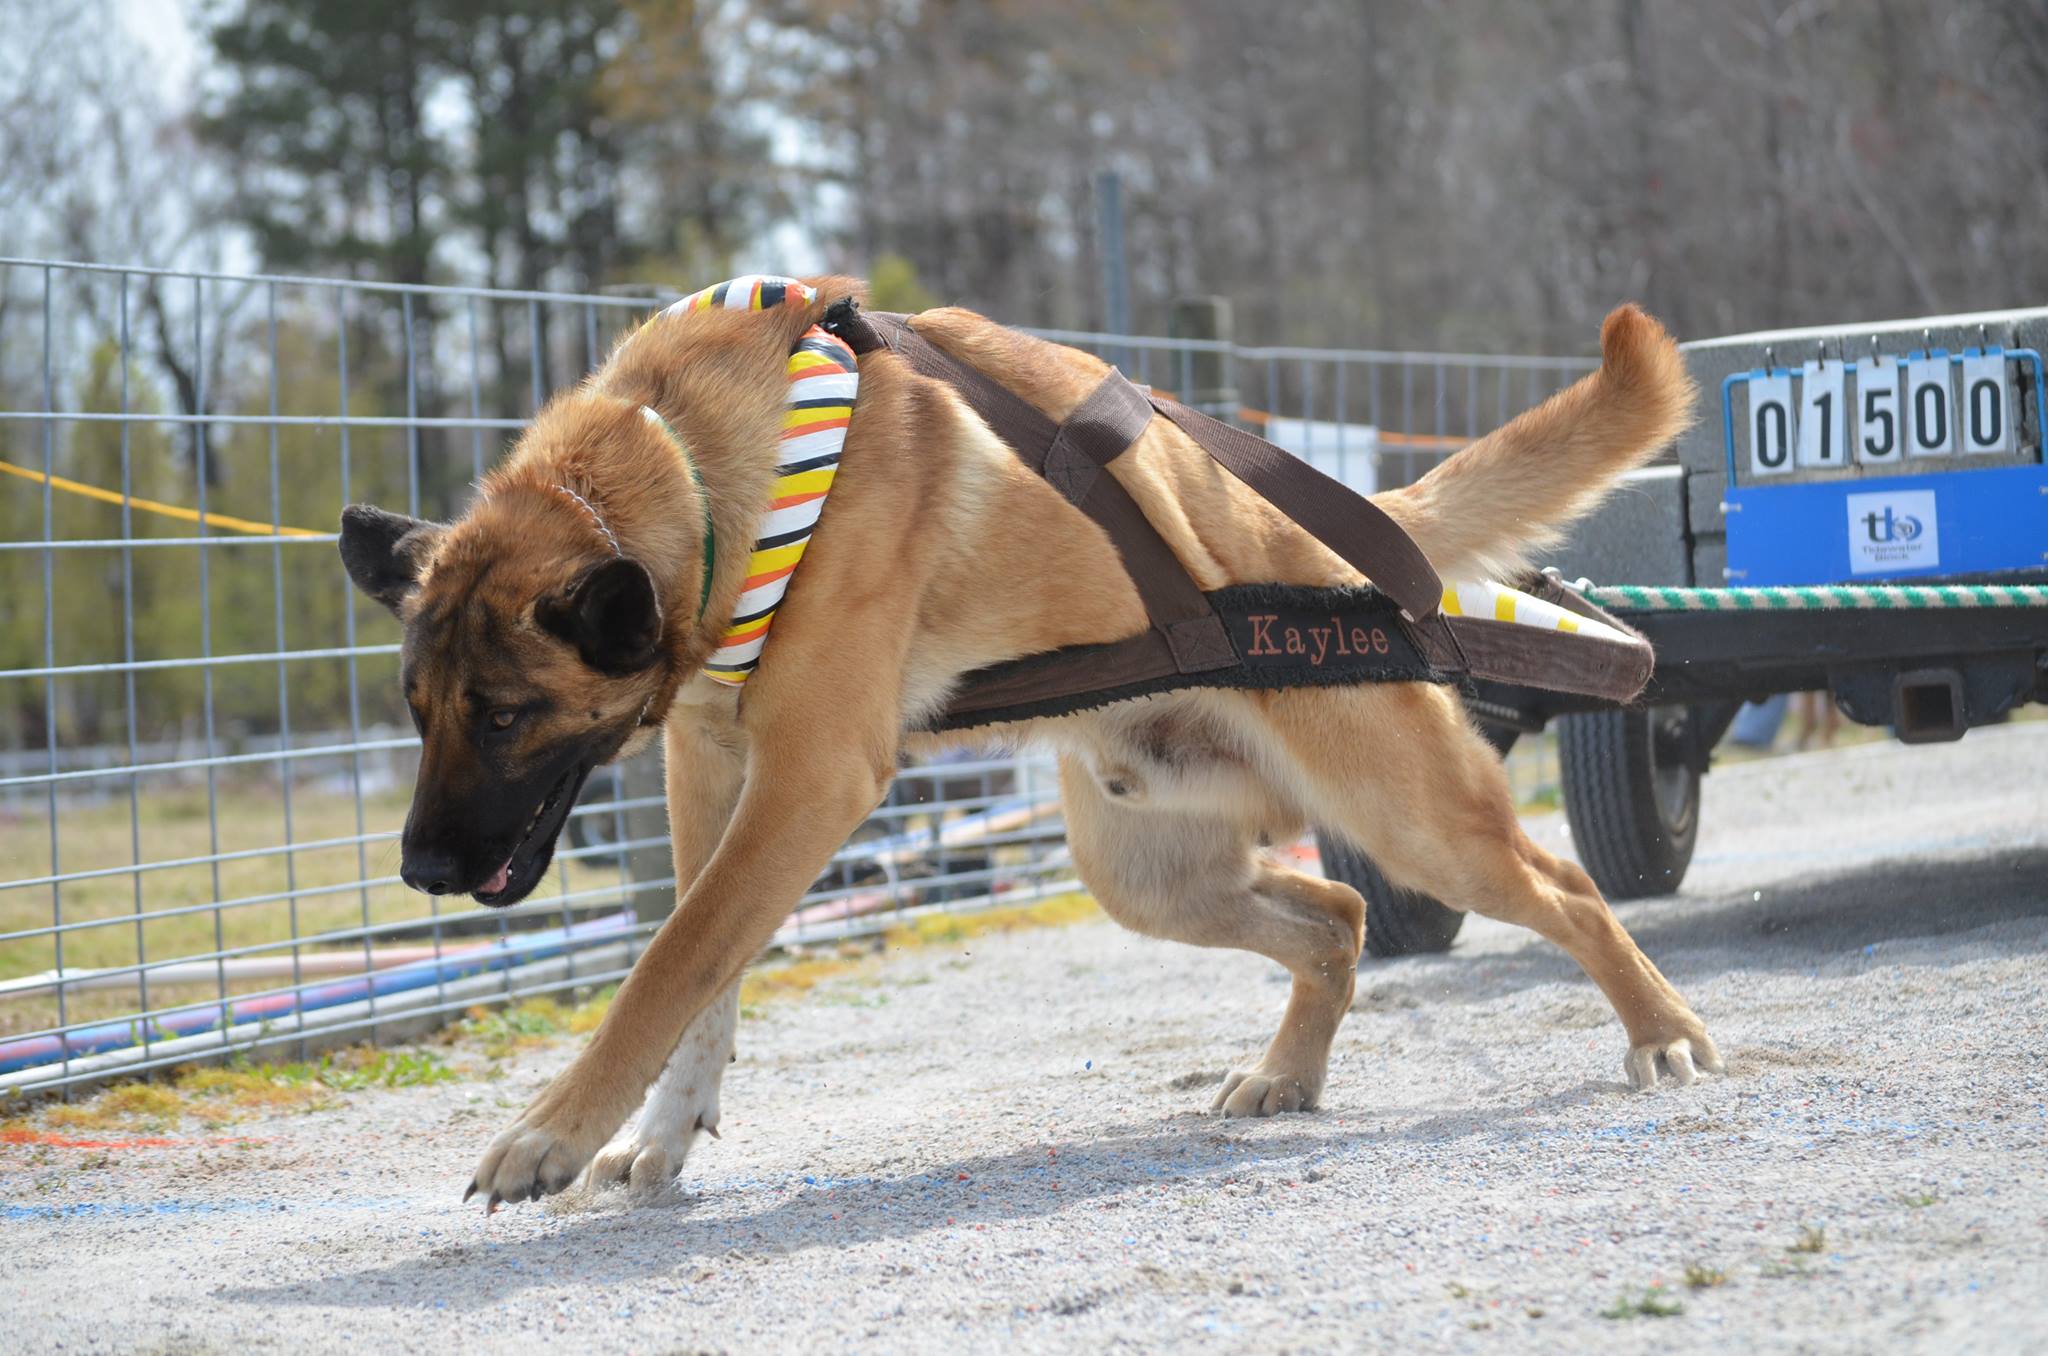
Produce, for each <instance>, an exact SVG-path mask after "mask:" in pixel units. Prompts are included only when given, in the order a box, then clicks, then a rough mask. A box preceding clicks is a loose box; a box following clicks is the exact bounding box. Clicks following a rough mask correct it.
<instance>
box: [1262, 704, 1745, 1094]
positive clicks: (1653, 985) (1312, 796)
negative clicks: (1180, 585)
mask: <svg viewBox="0 0 2048 1356" xmlns="http://www.w3.org/2000/svg"><path fill="white" fill-rule="evenodd" d="M1265 710H1266V720H1267V724H1268V727H1269V728H1270V729H1271V730H1272V732H1273V733H1274V735H1275V736H1276V739H1277V742H1278V744H1279V745H1280V747H1281V748H1283V749H1284V750H1285V751H1286V753H1287V754H1288V755H1289V756H1290V757H1291V758H1292V760H1293V761H1294V763H1295V765H1296V766H1297V768H1298V769H1299V771H1300V774H1301V776H1302V778H1303V781H1304V786H1303V788H1302V794H1303V796H1304V797H1305V798H1306V799H1308V800H1310V801H1311V802H1312V803H1313V805H1314V807H1315V808H1314V811H1313V813H1314V815H1315V817H1316V818H1317V820H1318V821H1319V822H1320V823H1322V824H1324V825H1326V826H1327V827H1329V828H1331V829H1334V830H1336V831H1337V832H1339V833H1341V834H1343V835H1344V836H1345V837H1347V838H1349V839H1350V840H1351V841H1353V842H1355V843H1357V844H1358V845H1359V847H1361V848H1363V849H1364V850H1365V851H1366V852H1367V853H1368V854H1370V855H1371V857H1372V859H1373V861H1374V863H1375V864H1376V865H1377V866H1378V867H1379V868H1380V870H1381V872H1382V873H1384V874H1385V876H1386V877H1387V879H1388V880H1389V881H1391V882H1393V883H1394V884H1396V885H1399V886H1403V887H1406V888H1410V889H1415V890H1421V891H1424V892H1426V893H1428V894H1430V895H1433V896H1435V897H1436V898H1437V899H1440V900H1442V901H1443V902H1444V903H1445V904H1448V905H1449V906H1451V907H1452V908H1455V909H1466V910H1470V911H1472V912H1474V913H1482V914H1485V915H1486V916H1487V917H1489V918H1498V919H1501V920H1503V921H1505V922H1509V923H1516V924H1519V925H1521V926H1522V927H1525V928H1529V929H1530V930H1532V931H1534V932H1537V933H1539V934H1541V935H1542V936H1544V937H1546V938H1548V939H1549V940H1551V941H1553V942H1555V943H1557V945H1558V946H1560V947H1562V948H1563V949H1564V950H1565V951H1566V952H1567V953H1569V954H1570V956H1571V958H1572V959H1573V960H1575V961H1577V962H1578V963H1579V965H1580V967H1581V968H1582V969H1584V970H1585V972H1586V973H1587V974H1588V975H1589V976H1591V977H1592V979H1593V982H1594V983H1596V984H1598V985H1599V986H1600V988H1601V990H1602V991H1603V992H1604V993H1605V994H1606V995H1607V1000H1608V1001H1609V1002H1610V1003H1612V1004H1613V1005H1614V1011H1615V1013H1616V1015H1618V1016H1619V1017H1620V1018H1621V1022H1622V1025H1623V1026H1624V1027H1625V1028H1626V1029H1627V1031H1628V1040H1629V1052H1628V1058H1627V1061H1626V1069H1627V1072H1628V1077H1629V1081H1630V1082H1631V1083H1632V1084H1634V1085H1635V1086H1636V1087H1639V1088H1643V1087H1650V1086H1652V1085H1654V1084H1655V1083H1656V1082H1657V1080H1658V1077H1659V1076H1660V1074H1662V1075H1665V1076H1668V1077H1669V1078H1671V1079H1672V1080H1673V1081H1674V1082H1678V1083H1690V1082H1692V1081H1693V1077H1694V1071H1695V1068H1703V1069H1707V1070H1709V1071H1711V1072H1714V1073H1719V1072H1721V1058H1720V1055H1719V1054H1718V1053H1717V1052H1716V1051H1715V1049H1714V1042H1713V1040H1712V1038H1710V1037H1709V1036H1708V1035H1707V1028H1706V1025H1705V1024H1704V1023H1703V1022H1701V1021H1700V1019H1699V1018H1698V1017H1697V1016H1695V1015H1694V1014H1693V1011H1692V1009H1691V1008H1690V1007H1688V1006H1687V1005H1686V1002H1685V1000H1684V999H1683V998H1681V997H1680V996H1679V994H1678V991H1677V990H1676V989H1674V988H1673V987H1672V986H1671V983H1670V981H1668V980H1666V979H1665V978H1664V976H1663V975H1662V974H1661V973H1659V972H1658V969H1657V967H1656V966H1655V965H1653V964H1651V963H1650V959H1649V957H1647V956H1645V955H1644V954H1643V953H1642V951H1641V950H1640V949H1639V948H1638V947H1637V946H1636V944H1635V941H1634V939H1632V938H1631V937H1630V936H1629V935H1628V932H1627V930H1626V929H1624V928H1623V927H1622V925H1621V923H1620V921H1619V920H1618V919H1616V918H1615V916H1614V914H1613V912H1612V911H1611V910H1609V909H1608V907H1607V901H1606V900H1605V899H1603V898H1601V895H1600V891H1599V888H1598V887H1597V886H1595V885H1594V884H1593V881H1592V879H1591V877H1589V876H1587V875H1586V873H1585V872H1584V871H1582V870H1580V869H1579V867H1578V866H1576V865H1575V864H1573V863H1571V862H1567V861H1563V860H1560V859H1559V858H1557V857H1553V856H1552V855H1551V854H1550V853H1548V852H1545V851H1544V850H1543V849H1542V848H1540V847H1538V846H1537V845H1536V844H1535V843H1533V842H1531V841H1530V840H1529V836H1528V835H1527V834H1525V833H1523V832H1522V826H1521V824H1520V822H1519V821H1518V820H1517V819H1516V818H1515V811H1514V801H1513V797H1512V796H1511V795H1510V794H1509V791H1508V781H1507V775H1506V773H1505V772H1504V771H1503V769H1502V767H1501V761H1500V756H1499V755H1498V754H1497V753H1495V752H1494V751H1493V750H1492V749H1491V748H1490V747H1489V746H1488V745H1487V743H1486V741H1485V740H1483V739H1481V738H1480V737H1479V735H1478V734H1477V733H1475V732H1474V731H1473V730H1472V729H1471V727H1470V726H1469V725H1468V724H1467V723H1466V720H1465V717H1464V713H1463V712H1462V711H1461V710H1460V709H1459V707H1458V703H1457V700H1456V699H1455V698H1454V697H1453V696H1452V695H1451V694H1450V692H1449V691H1448V690H1447V689H1442V688H1435V687H1425V686H1422V685H1419V684H1400V685H1387V686H1378V687H1359V688H1349V689H1341V688H1323V689H1297V690H1294V691H1289V692H1282V693H1278V694H1275V695H1274V696H1273V697H1272V698H1271V699H1269V700H1268V701H1267V702H1266V703H1265Z"/></svg>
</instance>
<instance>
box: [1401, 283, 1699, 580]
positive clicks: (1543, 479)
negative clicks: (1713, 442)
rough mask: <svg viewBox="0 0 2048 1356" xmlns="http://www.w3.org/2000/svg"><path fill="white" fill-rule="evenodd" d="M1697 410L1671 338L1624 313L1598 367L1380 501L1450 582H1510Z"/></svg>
mask: <svg viewBox="0 0 2048 1356" xmlns="http://www.w3.org/2000/svg"><path fill="white" fill-rule="evenodd" d="M1692 404H1693V383H1692V378H1691V377H1690V376H1688V375H1687V374H1686V370H1685V361H1684V359H1683V358H1681V357H1680V356H1679V352H1678V346H1677V345H1676V344H1675V343H1673V342H1672V340H1671V336H1670V335H1668V334H1666V333H1665V332H1664V328H1663V326H1661V325H1659V324H1658V323H1657V322H1656V321H1654V320H1652V319H1651V318H1650V317H1649V316H1647V315H1645V314H1644V313H1643V312H1642V311H1641V310H1639V309H1638V308H1636V307H1635V306H1632V305H1630V306H1621V307H1617V308H1616V309H1615V310H1614V311H1613V312H1612V313H1610V314H1609V315H1608V317H1607V320H1606V323H1604V324H1603V325H1601V327H1600V370H1599V371H1597V372H1595V373H1593V374H1592V375H1591V376H1588V377H1585V378H1584V379H1582V380H1580V381H1578V382H1576V383H1575V384H1573V385H1572V386H1569V387H1567V388H1566V389H1564V390H1562V391H1560V392H1558V393H1557V394H1556V395H1554V396H1552V397H1551V398H1550V399H1548V400H1546V401H1544V402H1543V403H1542V404H1541V405H1538V406H1537V407H1536V408H1535V409H1533V410H1530V411H1528V412H1527V413H1525V414H1522V415H1520V416H1518V417H1517V418H1515V419H1513V420H1510V421H1509V422H1508V423H1506V424H1504V425H1502V426H1501V427H1500V428H1498V429H1495V430H1494V431H1493V432H1492V433H1489V434H1487V435H1486V436H1485V437H1484V438H1481V439H1480V440H1479V441H1478V442H1475V443H1473V444H1472V445H1471V446H1469V447H1467V448H1464V449H1463V450H1462V451H1460V452H1458V453H1457V454H1456V455H1454V456H1452V457H1450V458H1449V459H1448V460H1446V461H1445V462H1444V463H1443V464H1442V465H1440V466H1438V467H1436V468H1435V469H1434V470H1432V471H1431V472H1430V473H1429V474H1428V475H1426V476H1424V477H1422V479H1420V480H1418V481H1416V482H1415V483H1414V484H1413V485H1407V486H1404V487H1402V488H1401V489H1398V490H1389V491H1387V492H1386V493H1384V494H1377V495H1374V496H1373V502H1374V503H1375V504H1378V505H1379V506H1380V507H1381V508H1383V509H1385V510H1386V511H1387V513H1388V514H1389V515H1390V516H1392V517H1393V519H1394V520H1395V521H1396V522H1398V523H1399V524H1400V525H1401V526H1402V527H1403V528H1405V529H1406V530H1407V532H1408V534H1409V535H1410V536H1411V537H1413V538H1414V539H1415V542H1416V544H1417V545H1418V546H1420V547H1421V548H1422V553H1423V554H1424V555H1426V556H1428V557H1429V561H1430V563H1431V564H1432V565H1434V566H1436V568H1437V572H1438V573H1439V574H1441V575H1443V576H1444V578H1446V579H1471V578H1477V577H1486V578H1495V579H1507V578H1511V577H1513V575H1514V574H1516V573H1517V572H1519V570H1520V569H1522V568H1523V566H1524V561H1523V552H1525V551H1527V550H1529V549H1530V548H1532V547H1540V546H1545V545H1549V544H1550V543H1552V542H1554V541H1556V540H1557V539H1558V537H1559V536H1560V535H1561V534H1562V532H1563V530H1564V529H1565V528H1566V527H1567V526H1569V525H1570V524H1571V522H1572V521H1573V520H1574V519H1576V518H1578V517H1580V516H1581V515H1583V514H1585V513H1586V512H1587V511H1589V510H1590V509H1592V507H1593V506H1594V505H1595V504H1597V503H1599V501H1600V500H1601V498H1602V497H1604V496H1605V495H1606V493H1607V492H1608V490H1610V489H1611V488H1613V486H1614V483H1615V481H1616V480H1617V479H1618V478H1619V477H1620V476H1621V474H1622V473H1623V472H1624V471H1628V470H1630V469H1631V468H1633V467H1635V466H1638V465H1640V464H1642V463H1643V462H1645V461H1647V460H1648V459H1649V458H1650V457H1652V456H1653V455H1655V454H1656V452H1657V450H1658V449H1659V448H1661V447H1663V446H1664V445H1665V444H1666V443H1668V442H1669V441H1670V440H1671V439H1672V438H1674V437H1676V436H1677V435H1678V433H1679V431H1680V430H1682V429H1683V428H1684V427H1685V426H1686V424H1687V423H1688V422H1689V421H1690V419H1691V417H1692Z"/></svg>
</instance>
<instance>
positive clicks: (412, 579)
mask: <svg viewBox="0 0 2048 1356" xmlns="http://www.w3.org/2000/svg"><path fill="white" fill-rule="evenodd" d="M443 530H444V529H443V528H442V527H441V525H440V524H439V523H426V522H421V521H420V520H419V519H418V518H408V517H406V516H405V515H404V514H402V513H386V512H385V511H384V510H383V509H380V508H376V507H373V506H372V505H369V504H350V505H349V506H348V507H347V508H345V509H343V510H342V511H341V563H342V565H343V566H345V567H346V568H347V570H348V577H349V578H350V579H352V580H354V581H355V586H356V587H357V588H359V589H361V590H362V591H363V592H364V593H367V594H369V595H370V597H372V598H375V599H376V600H377V601H378V602H380V603H382V604H384V606H386V607H388V608H390V609H391V610H392V611H393V612H396V611H398V605H399V603H401V602H403V601H404V600H405V595H406V594H408V593H411V592H412V591H413V588H414V586H415V585H417V584H418V583H419V578H420V566H421V564H422V563H424V562H425V560H426V558H427V555H428V552H429V549H430V548H431V547H432V546H433V544H434V542H435V540H436V539H438V538H439V537H440V535H441V533H442V531H443Z"/></svg>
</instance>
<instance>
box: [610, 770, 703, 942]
mask: <svg viewBox="0 0 2048 1356" xmlns="http://www.w3.org/2000/svg"><path fill="white" fill-rule="evenodd" d="M667 783H668V777H667V772H666V770H665V767H664V763H663V755H662V745H661V741H660V740H659V739H657V740H656V741H655V743H654V747H652V748H650V749H648V750H647V751H646V752H644V753H641V754H639V755H638V756H636V757H633V758H630V759H628V760H627V761H626V762H624V763H622V764H620V765H619V799H621V800H624V801H628V802H632V801H641V800H649V801H652V804H648V805H635V806H634V807H633V808H632V809H630V810H628V811H626V834H627V837H626V841H627V842H629V843H642V844H645V846H642V847H636V848H634V849H632V851H630V852H628V853H627V854H626V874H627V876H629V877H630V878H631V879H632V882H633V886H634V889H633V915H634V917H636V918H638V919H639V920H640V921H641V922H642V923H657V924H658V923H660V922H661V920H662V919H664V918H666V917H668V916H669V914H671V913H673V912H674V911H675V907H676V894H677V892H678V891H680V890H682V889H684V888H686V887H687V886H688V885H689V882H688V881H677V882H676V885H675V889H669V890H658V889H642V888H639V887H641V886H642V885H643V884H644V883H645V882H647V881H655V880H663V879H665V878H667V877H668V876H670V875H672V874H673V873H674V871H675V857H674V855H673V854H672V853H671V852H670V850H669V838H668V799H667V790H668V785H667Z"/></svg>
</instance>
